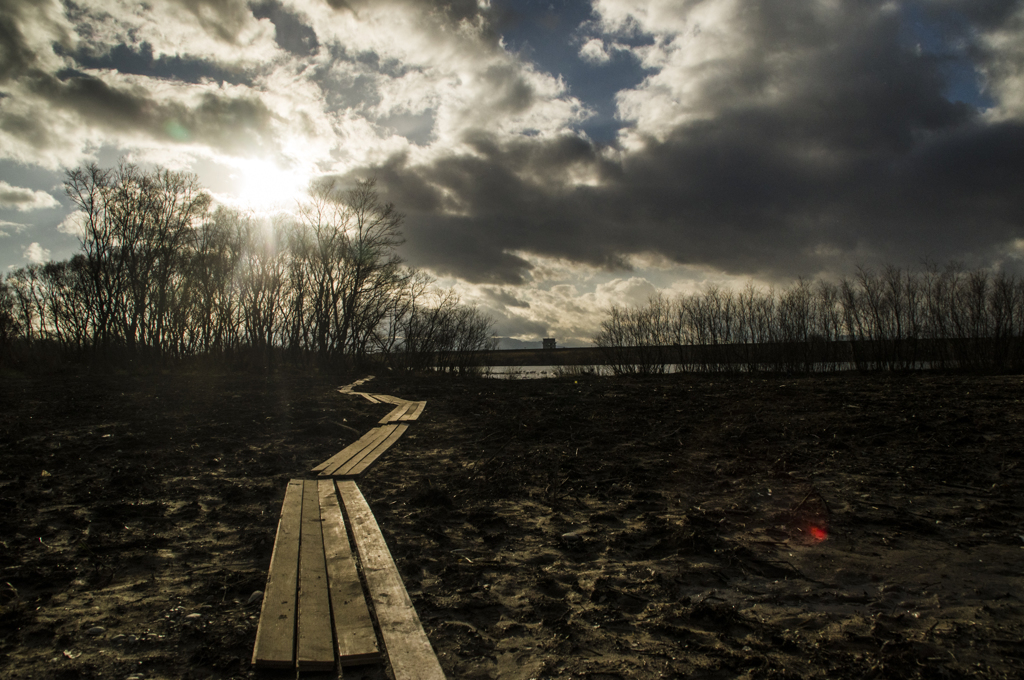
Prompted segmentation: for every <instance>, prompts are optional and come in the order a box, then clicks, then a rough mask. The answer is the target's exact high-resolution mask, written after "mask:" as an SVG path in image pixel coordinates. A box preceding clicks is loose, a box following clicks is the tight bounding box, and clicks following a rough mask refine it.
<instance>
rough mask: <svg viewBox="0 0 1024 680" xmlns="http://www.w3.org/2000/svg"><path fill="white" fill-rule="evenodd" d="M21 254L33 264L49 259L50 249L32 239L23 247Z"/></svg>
mask: <svg viewBox="0 0 1024 680" xmlns="http://www.w3.org/2000/svg"><path fill="white" fill-rule="evenodd" d="M21 256H22V258H23V259H25V260H28V261H29V262H32V263H34V264H43V263H44V262H47V261H48V260H49V259H50V251H49V250H47V249H46V248H43V247H42V246H41V245H39V243H38V242H36V241H33V242H32V243H30V244H28V245H27V246H26V247H25V249H24V250H23V251H22V254H21Z"/></svg>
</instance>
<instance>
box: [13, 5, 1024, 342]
mask: <svg viewBox="0 0 1024 680" xmlns="http://www.w3.org/2000/svg"><path fill="white" fill-rule="evenodd" d="M4 7H5V9H4V12H6V17H5V18H6V19H9V24H10V26H11V30H9V31H7V32H6V33H4V36H2V39H3V41H4V42H3V45H2V48H3V49H4V50H5V51H4V54H5V55H6V57H7V58H6V59H5V63H4V64H2V65H0V222H2V223H4V224H5V225H14V224H17V225H22V228H20V229H14V228H13V227H10V226H5V227H4V229H3V231H4V232H5V233H6V234H8V236H7V237H5V240H4V243H5V249H4V251H2V254H3V255H4V257H5V258H6V259H5V260H4V261H3V262H2V263H0V266H2V267H10V266H19V265H20V264H22V263H24V262H25V261H26V260H25V259H24V258H25V257H28V255H29V254H32V255H39V254H40V253H42V252H43V251H45V250H49V251H50V252H51V254H52V255H53V257H55V258H57V259H60V258H64V257H67V256H68V255H69V254H70V253H71V252H73V250H74V248H75V247H77V239H76V238H75V232H76V223H75V218H74V217H69V216H68V212H69V207H68V205H67V202H66V201H65V200H64V198H63V197H62V196H61V195H60V189H59V187H60V184H61V180H62V173H63V171H64V170H65V169H69V168H75V167H78V166H81V165H83V164H86V163H89V162H94V161H95V162H97V163H99V164H100V165H101V166H104V167H112V166H114V165H116V163H117V162H118V160H119V159H121V158H125V159H129V160H130V161H131V162H135V163H139V164H141V165H143V166H147V167H152V166H154V165H160V166H163V167H167V168H171V169H174V170H181V171H190V172H195V173H197V174H198V176H199V181H200V182H201V183H202V184H203V185H204V186H206V187H208V188H209V190H210V191H211V193H212V194H213V195H214V197H215V198H216V200H217V201H218V202H220V203H224V204H230V205H232V206H239V207H242V208H244V209H246V210H250V211H253V212H255V213H261V214H262V213H265V212H273V211H275V210H282V209H283V210H293V209H294V206H295V204H296V201H297V200H299V199H301V198H302V196H303V193H304V191H305V189H306V187H307V186H308V183H309V181H310V179H312V178H315V177H318V176H322V175H330V176H335V177H338V178H339V179H340V180H341V181H343V182H354V181H355V180H357V179H365V178H369V177H377V178H378V179H379V183H378V185H377V186H378V189H379V190H380V191H381V194H382V196H383V197H384V198H385V199H387V200H391V201H394V203H395V204H396V208H397V209H398V210H400V211H401V212H402V213H404V214H405V215H406V221H405V223H404V236H405V243H404V245H403V247H402V251H401V252H402V256H403V257H404V258H405V259H406V261H407V262H408V263H409V264H410V265H412V266H415V267H418V268H421V269H423V270H425V271H428V272H431V273H433V274H436V275H439V276H443V277H446V278H447V279H449V280H451V281H453V282H456V283H458V284H459V285H460V286H462V287H463V289H464V292H465V294H466V295H467V296H473V299H476V300H480V301H482V302H481V304H484V303H485V304H486V305H487V306H488V309H490V310H492V311H493V313H494V314H496V315H497V316H498V317H500V318H501V319H503V321H502V323H503V324H504V326H503V328H505V329H506V332H507V334H508V335H509V336H515V337H525V336H528V335H530V334H540V333H545V332H555V329H557V332H558V333H559V334H560V335H563V336H565V337H574V338H584V337H587V335H588V333H591V332H592V330H593V328H594V323H595V319H598V318H600V314H601V313H602V312H601V311H600V309H601V308H602V306H603V305H606V304H609V303H610V301H612V300H626V299H631V298H630V295H632V293H629V292H628V291H640V290H646V288H645V287H644V284H643V283H642V282H646V284H648V285H650V286H653V288H654V289H655V290H657V291H664V292H668V293H672V292H675V291H690V290H693V289H694V287H696V288H698V289H699V287H700V286H701V285H703V284H704V283H705V282H711V281H720V282H725V284H726V285H730V286H731V285H733V284H734V283H737V282H745V281H747V280H754V281H757V282H766V283H773V284H776V283H777V284H780V285H781V284H785V283H786V282H789V281H792V280H794V279H795V278H796V277H799V276H804V277H816V276H822V275H827V276H830V277H833V278H835V277H838V276H841V275H843V274H846V273H849V272H851V271H854V270H855V267H856V266H857V265H858V264H870V263H880V262H894V263H896V264H900V265H902V266H910V265H914V264H915V263H919V262H920V261H922V260H924V259H928V260H932V261H937V262H946V261H949V260H950V259H956V260H962V261H964V262H965V263H966V264H968V265H969V266H983V267H991V268H1004V269H1006V270H1008V271H1020V272H1024V264H1022V261H1021V260H1020V258H1017V257H1012V256H1009V255H1007V254H1008V253H1017V252H1019V250H1018V248H1017V247H1016V246H1015V245H1014V244H1016V243H1018V242H1019V240H1020V239H1021V238H1022V234H1021V225H1022V224H1024V202H1022V201H1021V199H1020V198H1019V193H1020V191H1019V189H1020V183H1021V179H1022V178H1024V165H1022V164H1024V160H1022V159H1024V155H1022V154H1020V153H1016V150H1017V149H1020V148H1021V145H1022V144H1024V96H1022V94H1021V93H1022V92H1024V75H1022V74H1024V49H1022V48H1021V45H1024V7H1022V6H1021V3H1019V2H1002V3H1000V2H993V3H979V2H977V1H976V0H923V1H922V2H910V1H909V0H905V1H897V0H894V1H892V2H883V1H878V2H864V1H859V0H812V1H807V0H776V1H774V2H745V1H743V0H702V1H701V2H679V1H677V0H592V1H591V2H583V3H574V2H551V3H547V2H545V3H516V2H510V1H507V0H491V1H489V2H484V1H482V0H481V1H473V0H460V1H457V2H448V1H443V0H380V1H378V2H372V1H371V0H344V1H342V0H330V1H326V0H259V1H258V2H250V1H248V0H217V1H216V2H213V1H207V0H202V1H197V0H167V1H166V2H160V3H148V4H146V3H142V4H140V3H137V2H133V1H131V0H81V1H80V2H75V3H64V2H60V1H59V0H38V1H35V0H8V2H7V3H6V4H5V5H4ZM49 211H53V213H52V214H50V212H49ZM24 216H28V217H25V218H24V219H23V217H24ZM965 225H970V228H969V229H968V228H967V227H966V226H965ZM33 244H35V248H33ZM1015 268H1016V269H1015ZM630 281H632V282H633V283H631V284H629V285H628V286H627V285H626V283H624V282H630ZM616 296H618V297H616Z"/></svg>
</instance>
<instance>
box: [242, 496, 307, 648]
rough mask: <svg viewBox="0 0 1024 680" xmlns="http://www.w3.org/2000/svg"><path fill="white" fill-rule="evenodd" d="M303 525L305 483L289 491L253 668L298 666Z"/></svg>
mask: <svg viewBox="0 0 1024 680" xmlns="http://www.w3.org/2000/svg"><path fill="white" fill-rule="evenodd" d="M301 524H302V480H301V479H293V480H291V481H290V482H288V487H287V488H286V489H285V494H284V503H283V504H282V506H281V519H280V520H279V521H278V523H277V538H276V539H275V540H274V552H273V555H272V556H271V558H270V571H269V573H268V575H267V587H266V589H265V590H264V591H263V605H262V607H261V609H260V622H259V627H258V628H257V630H256V645H255V647H254V648H253V653H252V664H253V666H257V667H260V668H292V667H293V665H294V663H295V601H296V592H297V584H298V580H297V568H298V564H299V535H300V531H301Z"/></svg>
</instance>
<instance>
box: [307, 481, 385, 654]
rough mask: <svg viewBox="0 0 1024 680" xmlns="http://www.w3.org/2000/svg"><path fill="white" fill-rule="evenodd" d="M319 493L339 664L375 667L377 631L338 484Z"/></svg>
mask: <svg viewBox="0 0 1024 680" xmlns="http://www.w3.org/2000/svg"><path fill="white" fill-rule="evenodd" d="M319 492H320V517H321V519H322V520H323V534H324V555H325V556H326V559H327V580H328V585H329V587H330V593H331V609H332V611H333V613H334V631H335V635H336V637H337V649H338V663H339V664H340V665H341V666H355V665H360V664H368V663H375V662H377V661H380V660H381V653H380V649H379V648H378V646H377V634H376V633H375V632H374V629H373V620H372V619H371V618H370V610H369V607H368V606H367V604H366V596H365V594H364V593H363V584H362V583H361V582H360V581H359V572H358V571H357V570H356V561H355V556H354V555H353V554H352V549H351V547H350V546H349V542H348V532H347V531H346V530H345V520H344V519H343V518H342V516H341V508H340V507H339V506H338V496H337V494H336V493H335V492H334V482H333V481H331V480H329V479H322V480H320V483H319Z"/></svg>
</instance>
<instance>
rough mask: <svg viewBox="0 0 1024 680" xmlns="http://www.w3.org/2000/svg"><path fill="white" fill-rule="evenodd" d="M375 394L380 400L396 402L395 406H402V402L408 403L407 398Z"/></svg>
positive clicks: (389, 402)
mask: <svg viewBox="0 0 1024 680" xmlns="http://www.w3.org/2000/svg"><path fill="white" fill-rule="evenodd" d="M373 396H374V397H376V398H377V400H378V401H383V402H385V403H388V404H394V405H395V406H401V405H402V404H406V403H408V402H407V401H406V400H405V399H400V398H398V397H392V396H391V395H390V394H374V395H373Z"/></svg>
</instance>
